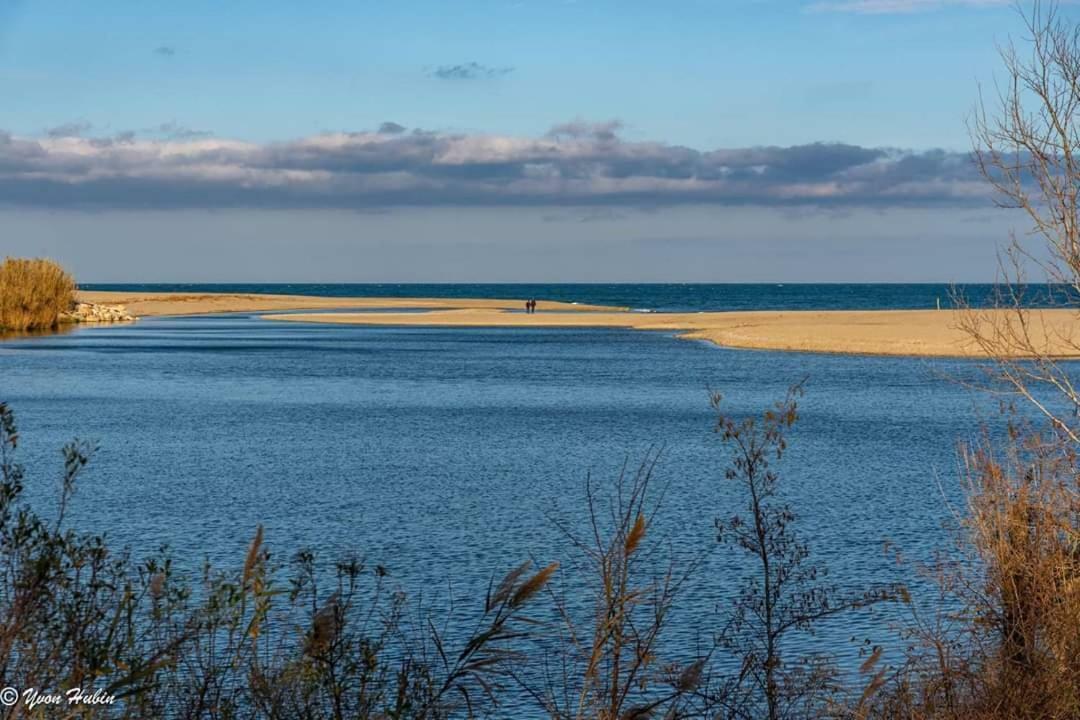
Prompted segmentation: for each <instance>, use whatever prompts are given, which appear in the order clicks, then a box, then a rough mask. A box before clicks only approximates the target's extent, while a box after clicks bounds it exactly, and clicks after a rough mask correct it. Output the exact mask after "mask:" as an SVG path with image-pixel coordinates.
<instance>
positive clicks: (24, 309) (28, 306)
mask: <svg viewBox="0 0 1080 720" xmlns="http://www.w3.org/2000/svg"><path fill="white" fill-rule="evenodd" d="M74 301H75V280H74V279H73V278H72V277H71V275H70V274H69V273H68V272H67V271H66V270H64V268H62V267H61V266H60V265H59V264H57V263H56V262H54V261H52V260H48V259H45V258H11V257H9V258H5V260H4V262H3V263H0V328H4V329H7V330H18V331H22V330H47V329H52V328H55V327H56V326H57V325H59V324H60V315H61V313H64V312H67V311H68V310H70V309H71V306H72V304H73V303H74Z"/></svg>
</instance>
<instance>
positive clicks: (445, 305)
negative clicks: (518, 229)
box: [77, 290, 623, 317]
mask: <svg viewBox="0 0 1080 720" xmlns="http://www.w3.org/2000/svg"><path fill="white" fill-rule="evenodd" d="M77 299H78V301H79V302H86V303H96V304H101V305H123V306H124V307H125V308H126V309H127V311H128V312H130V313H131V314H132V315H135V316H136V317H139V316H142V317H152V316H161V315H205V314H208V313H227V312H274V311H285V310H335V309H355V310H383V309H395V308H399V309H405V308H410V309H412V308H416V309H421V308H422V309H434V310H439V309H442V310H449V309H475V310H495V311H497V310H518V309H520V308H522V307H523V306H524V304H525V301H524V300H515V299H506V300H471V299H457V298H454V299H446V298H347V297H319V296H313V295H264V294H243V293H179V292H112V291H93V290H91V291H86V290H80V291H79V292H78V293H77ZM537 308H538V309H539V310H544V311H553V310H557V311H561V312H564V313H570V312H583V311H589V312H593V311H619V310H622V309H623V308H614V307H606V306H600V305H576V304H573V303H562V302H548V301H538V302H537Z"/></svg>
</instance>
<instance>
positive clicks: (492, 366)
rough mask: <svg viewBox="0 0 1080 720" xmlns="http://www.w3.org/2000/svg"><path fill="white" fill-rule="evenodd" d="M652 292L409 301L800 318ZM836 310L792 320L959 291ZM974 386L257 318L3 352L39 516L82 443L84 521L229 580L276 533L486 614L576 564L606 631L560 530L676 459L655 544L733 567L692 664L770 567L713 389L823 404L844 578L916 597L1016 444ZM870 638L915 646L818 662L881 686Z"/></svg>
mask: <svg viewBox="0 0 1080 720" xmlns="http://www.w3.org/2000/svg"><path fill="white" fill-rule="evenodd" d="M260 287H265V286H260ZM365 287H369V288H371V289H369V290H368V291H367V292H368V294H375V293H376V292H378V291H377V290H375V289H374V287H373V286H365ZM643 287H644V286H634V287H632V288H619V287H615V286H604V287H599V286H588V288H587V289H586V288H585V286H558V287H557V288H548V289H546V290H543V291H541V290H539V289H537V290H536V291H535V292H523V290H522V289H521V288H515V287H512V286H493V289H491V290H483V291H482V292H481V290H479V289H478V287H477V286H470V287H469V288H468V290H460V289H455V288H454V287H453V286H421V287H415V286H409V287H405V288H404V289H401V288H400V287H398V288H397V289H395V290H393V291H392V292H393V293H395V294H396V293H399V292H400V294H422V295H436V294H440V293H439V290H440V289H442V291H443V292H442V294H448V293H451V292H462V293H465V294H469V295H473V296H476V295H482V294H489V295H495V296H521V295H524V294H527V295H535V296H537V297H544V298H553V299H556V298H557V299H574V300H578V301H581V302H600V303H616V304H626V305H634V306H648V307H654V308H668V307H670V308H676V307H679V308H685V307H708V308H717V307H736V306H739V307H741V306H742V305H740V303H747V302H750V300H749V297H750V295H752V294H754V293H758V301H757V302H758V305H757V306H770V305H767V304H765V301H764V300H762V299H761V298H762V297H765V296H772V297H773V298H774V300H773V301H774V302H777V303H779V302H780V300H779V299H778V298H779V297H780V294H781V293H785V294H787V293H792V294H797V293H796V289H792V288H789V287H788V286H785V287H784V288H778V289H776V291H775V294H773V291H772V290H765V289H758V290H753V291H751V290H750V289H749V286H707V287H706V286H662V289H658V290H657V291H656V295H655V296H651V297H650V296H649V295H648V293H647V290H645V289H642V288H643ZM758 287H760V286H758ZM796 287H798V286H796ZM821 287H826V288H827V289H824V290H820V291H817V290H815V291H813V293H811V295H812V296H813V297H802V298H801V299H798V300H796V299H790V300H788V301H785V302H787V304H786V305H783V306H784V307H841V306H842V307H849V306H857V307H877V306H883V307H895V306H903V307H907V306H915V305H917V304H918V303H922V304H923V305H925V304H926V303H927V301H928V300H929V301H932V300H933V298H934V297H935V296H936V295H937V294H938V293H940V292H943V290H942V289H941V288H937V287H935V286H877V287H874V288H868V287H867V286H861V288H862V289H852V288H856V287H857V286H821ZM845 288H846V289H845ZM155 289H156V288H155ZM179 289H185V290H186V289H190V288H188V287H187V286H183V287H181V288H179ZM236 289H244V290H247V289H250V288H247V287H246V286H238V287H236ZM269 289H271V290H273V291H275V292H286V291H287V292H301V291H304V290H306V289H307V288H301V287H298V286H288V287H287V288H286V287H272V288H269ZM311 291H312V292H313V291H314V290H313V289H312V290H311ZM387 292H390V291H387ZM819 293H820V294H819ZM785 297H789V298H793V297H795V295H785ZM845 297H847V298H849V299H848V300H846V301H845V300H843V298H845ZM695 298H697V299H695ZM851 298H858V299H857V300H852V299H851ZM694 303H698V304H697V305H695V304H694ZM845 303H846V304H845ZM773 306H775V305H773ZM976 372H977V370H976V368H975V367H974V365H973V364H971V363H966V362H961V361H946V360H933V361H930V360H918V359H905V358H869V357H843V356H826V355H814V354H803V353H774V352H762V351H738V350H727V349H721V348H718V347H715V346H713V345H710V344H707V343H702V342H689V341H682V340H677V339H675V338H673V337H672V336H671V335H670V334H667V333H653V332H639V331H625V330H608V329H578V330H570V329H565V330H562V329H531V328H530V329H512V328H508V329H437V328H416V327H410V328H394V327H355V326H325V325H314V324H303V323H274V322H271V321H266V320H263V319H261V318H259V317H258V316H256V315H244V314H236V315H229V316H220V317H188V318H150V319H145V320H141V321H139V322H138V323H136V324H134V325H130V326H111V327H85V328H79V329H77V330H75V331H73V332H70V333H67V334H62V335H54V336H44V337H33V338H24V339H16V340H8V341H5V342H0V399H3V400H5V401H7V402H9V403H10V404H11V405H12V406H13V408H14V409H15V411H16V412H17V414H18V419H19V422H20V425H21V429H22V443H21V446H20V452H21V453H22V458H23V460H24V462H25V463H26V464H27V465H28V467H29V470H30V473H29V474H30V478H31V479H30V482H29V492H30V494H31V497H32V498H33V499H34V500H35V501H36V502H39V503H43V504H46V505H47V504H48V502H49V501H50V498H53V497H55V492H56V489H57V481H56V478H57V477H58V472H59V461H60V456H59V452H58V449H59V447H60V446H61V444H62V443H63V442H64V441H66V440H68V439H70V438H72V437H74V436H78V437H81V438H87V439H92V440H94V441H96V442H97V443H98V444H99V446H100V450H99V452H98V454H97V455H96V457H95V458H94V461H93V464H92V466H91V468H90V470H89V472H88V473H87V475H86V476H85V478H84V479H83V481H82V483H81V486H80V488H79V491H78V496H77V500H76V505H75V508H74V511H73V512H74V515H73V522H74V523H75V524H76V526H77V527H79V528H80V529H83V530H87V531H95V532H106V533H107V534H108V536H109V537H110V538H111V539H112V540H113V541H114V542H115V543H117V544H127V545H130V546H132V547H133V548H134V549H135V551H136V554H138V553H140V552H148V551H150V550H152V549H154V548H156V547H157V546H159V545H161V544H168V545H169V546H171V547H172V548H173V549H174V552H175V555H176V556H177V558H178V559H180V561H181V563H182V564H186V565H187V567H188V568H189V569H194V568H195V567H197V565H198V564H199V562H200V561H201V559H202V558H203V557H204V556H205V557H208V558H209V559H210V560H211V561H212V562H213V563H215V564H217V565H219V566H226V567H234V566H238V565H239V564H241V563H242V558H243V555H244V550H245V548H246V545H247V543H248V542H249V541H250V539H251V537H252V535H253V533H254V531H255V528H256V526H257V525H259V524H260V523H261V524H263V525H265V528H266V537H267V541H268V543H269V544H270V546H271V548H273V549H275V550H276V551H277V552H278V553H279V556H280V557H287V556H289V555H290V554H291V553H292V552H294V551H295V550H297V549H299V548H301V547H306V548H312V549H314V550H316V551H317V552H319V553H320V554H321V556H322V557H324V558H327V559H331V558H334V557H337V556H339V555H341V554H344V553H346V552H349V551H357V552H359V553H360V554H362V555H363V556H364V557H366V558H368V559H369V560H370V561H371V562H378V563H382V564H384V565H386V566H387V567H389V568H390V571H391V576H392V578H393V580H394V582H395V583H397V584H399V585H400V586H401V587H402V588H403V589H405V590H406V591H408V592H410V593H411V594H413V595H414V596H415V595H418V594H421V593H423V594H426V596H427V597H429V598H430V597H432V596H439V595H440V594H442V593H444V592H446V593H450V592H453V593H455V594H462V595H468V594H469V593H470V592H474V593H480V592H481V591H482V590H483V589H484V588H486V586H487V583H488V581H489V579H490V578H491V576H492V575H497V574H500V573H502V572H505V570H507V569H509V568H510V567H512V566H514V565H516V564H517V563H519V562H521V561H522V560H524V559H527V558H536V559H537V560H538V561H542V562H546V561H551V560H560V561H563V562H564V567H565V568H566V570H567V572H566V576H565V577H564V579H563V581H562V582H564V583H565V586H566V588H567V589H568V592H569V594H570V595H571V596H572V597H575V598H576V599H577V601H578V602H579V603H581V604H582V605H585V604H587V598H588V596H587V594H586V592H585V590H584V588H583V587H582V586H581V585H580V583H579V582H578V581H577V580H576V579H575V576H574V574H573V570H574V568H575V567H577V560H576V559H575V558H576V557H577V556H576V555H575V553H574V552H573V551H572V549H571V548H570V547H569V545H568V543H567V542H566V540H565V538H564V537H563V536H562V535H561V534H560V533H559V532H558V531H557V530H556V529H555V527H554V524H553V520H554V519H562V520H564V521H566V522H568V523H570V524H571V525H580V524H581V523H582V522H583V521H584V517H585V514H584V501H583V498H584V483H585V480H586V477H587V476H589V475H591V476H592V478H593V479H594V481H596V482H597V483H599V484H600V485H601V486H602V487H603V486H604V483H606V482H608V481H610V480H611V479H613V478H614V477H616V476H617V474H618V473H619V471H620V468H622V467H623V466H624V465H626V464H629V465H630V466H631V467H633V466H634V465H636V463H637V462H639V461H640V460H641V459H643V458H644V457H645V456H646V454H647V453H649V451H650V449H657V448H662V453H661V456H660V460H659V463H658V466H657V469H656V476H657V479H658V482H660V483H665V484H667V485H668V489H667V493H666V496H665V498H664V502H663V507H662V510H661V512H660V514H659V521H658V522H659V529H658V534H657V538H656V539H657V540H659V539H660V538H663V542H662V543H661V544H660V547H661V548H664V547H668V546H670V548H671V552H672V553H673V554H674V556H675V557H676V559H678V560H686V559H688V558H696V557H698V556H699V555H701V554H702V553H707V554H708V558H707V560H706V562H705V565H704V566H703V569H702V571H701V572H700V573H699V574H698V575H697V576H696V578H695V580H694V581H693V582H692V583H691V584H690V585H689V586H688V589H687V591H686V593H685V594H684V597H683V598H682V600H681V602H680V605H679V608H678V610H677V612H676V615H675V616H674V624H673V635H672V636H671V638H670V640H669V641H670V642H672V643H674V646H675V647H682V648H689V647H692V646H693V645H694V642H695V641H696V640H697V639H699V638H700V637H701V636H702V635H703V634H704V635H708V634H709V633H710V632H712V630H713V629H714V628H715V626H716V623H717V622H718V620H717V618H718V615H717V609H718V608H722V607H724V605H725V604H726V602H727V600H728V599H729V598H730V597H731V596H732V595H733V593H734V592H735V591H736V589H737V587H738V581H739V578H740V577H741V576H742V574H743V573H744V571H745V569H746V566H745V563H744V562H743V561H742V559H741V558H739V556H737V555H735V554H732V553H731V552H729V551H725V550H722V549H717V548H716V543H715V539H714V520H715V519H716V518H717V517H728V516H730V515H732V514H733V513H734V512H736V511H739V510H741V501H740V500H739V496H738V494H737V493H736V492H735V489H734V488H733V486H732V484H731V483H730V482H729V481H726V480H725V479H724V468H725V465H726V462H727V458H728V454H727V452H726V451H725V449H724V448H723V447H722V446H721V444H720V442H719V440H718V438H717V437H716V435H715V434H714V433H713V432H712V430H713V423H714V418H713V414H712V412H711V410H710V408H709V403H708V390H709V389H715V390H719V391H721V392H723V393H724V395H725V398H726V399H725V401H724V404H725V407H727V408H728V409H729V410H730V411H731V412H733V413H735V414H738V415H743V414H748V413H756V412H759V411H760V410H762V409H763V408H764V407H765V406H766V405H768V404H770V403H772V402H773V401H775V400H777V399H779V398H780V397H781V396H782V394H783V393H784V390H785V388H786V387H787V386H788V385H789V384H791V383H794V382H796V381H799V380H801V379H803V378H807V381H806V397H805V399H804V404H803V418H802V420H801V421H800V423H799V424H798V426H797V428H796V429H795V431H794V432H793V434H792V436H791V438H790V441H791V449H790V453H789V455H788V456H787V458H786V459H785V461H784V463H783V465H782V466H781V468H782V471H783V481H782V487H783V493H784V495H785V497H786V498H787V499H788V500H790V502H791V503H792V505H793V506H794V508H795V509H796V511H797V514H798V523H797V528H798V530H799V532H801V533H802V534H803V537H804V538H805V539H806V540H807V541H808V542H809V544H810V546H811V550H812V552H813V557H814V558H815V559H817V560H820V561H822V562H824V563H825V564H826V565H828V566H829V568H830V569H831V578H832V579H833V580H834V581H835V582H837V583H838V584H841V585H850V586H853V587H864V586H865V585H866V584H868V583H872V582H889V581H893V580H897V579H900V578H902V577H906V578H910V576H911V574H912V569H911V568H910V567H908V568H906V569H905V568H898V567H897V565H896V563H895V560H894V558H893V556H892V555H891V554H889V553H886V552H884V551H883V543H884V542H885V541H890V542H891V543H893V544H894V545H895V546H896V547H898V548H899V549H900V550H901V551H902V552H903V553H904V555H905V556H906V557H907V558H909V559H910V560H911V561H913V562H915V561H918V560H920V559H921V560H927V559H929V558H930V557H931V555H932V554H933V552H934V551H935V550H936V549H939V548H943V547H945V546H946V544H947V542H948V533H947V532H946V531H945V530H944V529H943V523H945V521H946V520H947V519H948V518H950V517H951V516H952V511H953V509H954V508H950V503H957V502H958V501H959V498H960V494H959V482H958V474H957V462H956V444H957V442H959V441H962V440H964V439H969V438H971V437H973V436H975V435H976V434H977V432H978V427H979V424H980V422H981V421H983V420H985V419H991V420H992V419H993V415H992V412H991V410H990V408H989V407H988V403H986V402H985V399H984V398H982V397H980V396H979V395H978V394H976V393H973V391H971V390H969V389H967V388H966V387H964V386H963V385H962V384H961V383H960V382H958V380H963V379H970V378H972V377H973V376H974V374H975V373H976ZM669 544H670V545H669ZM450 583H452V591H451V589H450V588H451V585H450ZM897 612H899V611H897ZM852 637H859V638H862V637H872V638H873V640H874V641H875V642H881V643H885V644H889V643H892V644H893V646H895V647H899V645H900V641H899V640H898V639H897V638H896V637H895V635H894V634H893V631H892V630H891V629H890V627H889V623H888V622H886V621H885V620H883V619H881V618H877V619H874V618H870V617H863V616H859V617H856V618H848V619H845V620H844V621H843V622H841V623H839V624H836V625H834V626H833V627H832V628H831V629H830V630H829V631H827V632H825V633H823V634H822V635H820V636H819V637H818V638H817V639H814V640H808V641H807V642H808V643H810V644H811V645H813V644H814V643H819V644H820V646H821V647H828V648H829V649H831V650H839V651H840V652H841V654H842V660H843V661H845V662H847V663H857V655H856V654H855V649H854V648H853V647H852V646H851V645H850V643H849V640H850V639H851V638H852ZM814 647H818V646H817V645H814Z"/></svg>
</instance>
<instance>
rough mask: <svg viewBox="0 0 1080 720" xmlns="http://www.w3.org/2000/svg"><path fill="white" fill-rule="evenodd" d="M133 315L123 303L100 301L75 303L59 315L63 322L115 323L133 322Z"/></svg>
mask: <svg viewBox="0 0 1080 720" xmlns="http://www.w3.org/2000/svg"><path fill="white" fill-rule="evenodd" d="M134 321H135V316H134V315H131V314H130V313H128V311H127V308H126V307H125V306H123V305H104V304H101V303H87V302H80V303H75V306H74V307H73V308H72V309H71V310H70V311H69V312H66V313H63V314H61V315H60V322H64V323H116V322H134Z"/></svg>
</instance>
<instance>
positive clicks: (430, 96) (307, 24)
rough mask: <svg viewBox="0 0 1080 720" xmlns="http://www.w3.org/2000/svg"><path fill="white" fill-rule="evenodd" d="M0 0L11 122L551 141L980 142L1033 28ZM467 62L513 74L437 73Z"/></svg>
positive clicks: (580, 8) (680, 6)
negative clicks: (973, 125) (620, 128)
mask: <svg viewBox="0 0 1080 720" xmlns="http://www.w3.org/2000/svg"><path fill="white" fill-rule="evenodd" d="M2 3H3V4H6V5H7V7H8V9H7V10H6V12H5V13H4V14H3V16H2V20H0V22H3V26H4V30H3V37H2V40H0V62H2V70H0V95H2V96H3V97H4V98H6V101H5V102H4V103H3V104H2V106H0V127H5V128H7V129H9V130H12V131H15V132H18V133H23V134H34V133H39V132H42V131H43V130H45V129H46V128H51V127H54V126H58V125H62V124H64V123H69V122H73V121H84V122H89V123H91V124H93V126H94V127H96V128H99V129H111V130H117V131H119V130H128V129H136V130H137V129H142V128H150V127H155V126H158V125H160V124H162V123H165V122H170V121H173V122H176V123H179V124H181V125H183V126H185V127H189V128H193V129H199V130H206V131H211V132H213V133H215V134H219V135H224V136H228V137H237V138H243V139H252V140H282V139H288V138H292V137H297V136H301V135H308V134H311V133H316V132H321V131H326V130H358V129H363V128H371V127H375V126H377V125H378V124H379V123H381V122H383V121H394V122H398V123H401V124H403V125H406V126H409V127H423V128H427V129H431V130H455V131H456V130H462V131H483V132H497V133H506V134H514V135H535V134H539V133H542V132H544V131H545V130H547V128H549V127H550V126H552V125H555V124H557V123H560V122H565V121H567V120H570V119H573V118H585V119H588V120H591V121H603V120H608V119H612V118H618V119H620V120H622V121H623V122H624V123H625V124H626V126H627V129H626V135H627V136H628V137H632V138H639V139H650V140H665V141H668V142H673V143H678V144H685V145H689V146H691V147H696V148H700V149H709V148H715V147H737V146H745V145H774V144H779V145H790V144H799V143H806V142H814V141H844V142H848V143H855V144H861V145H871V146H878V145H886V146H898V147H911V148H928V147H944V148H949V149H963V148H966V145H967V138H966V134H965V132H964V128H963V119H964V115H965V113H966V112H967V111H968V110H969V109H970V106H971V103H972V101H973V99H974V92H975V87H976V80H977V79H979V78H982V79H984V80H988V79H990V78H991V73H992V69H993V68H994V67H995V66H996V57H995V48H994V42H995V40H1003V39H1005V38H1006V37H1007V36H1008V33H1009V32H1010V31H1013V30H1015V29H1016V27H1017V23H1016V16H1015V13H1014V12H1013V11H1012V10H1011V9H1010V8H1009V6H1008V5H1005V4H996V3H991V4H988V5H982V4H966V3H928V4H926V5H925V7H922V6H923V4H922V3H914V4H913V6H914V7H915V8H917V10H916V11H911V12H891V13H858V12H850V11H848V12H843V11H831V12H830V11H823V10H821V9H816V8H818V7H819V6H818V5H815V4H814V3H812V2H799V1H798V0H670V1H668V2H655V0H629V1H625V0H624V1H618V0H579V1H577V2H565V1H563V0H479V1H476V0H473V1H466V2H442V1H440V2H430V1H418V0H404V1H398V2H390V1H388V0H381V1H376V2H371V1H368V2H363V1H361V2H314V3H310V4H309V3H294V2H274V1H273V0H261V1H260V2H249V1H247V0H234V1H233V2H228V3H221V2H205V1H203V0H187V1H186V2H183V3H160V2H146V1H143V2H116V1H115V0H113V1H108V0H103V1H102V2H97V3H86V2H81V1H73V2H50V1H49V0H40V1H36V2H13V1H12V0H2ZM920 7H921V9H918V8H920ZM158 49H161V52H155V50H158ZM468 63H477V64H479V65H481V66H483V67H484V68H490V69H493V70H496V71H503V70H509V72H499V73H494V74H493V75H492V76H490V77H479V78H474V79H471V80H470V79H461V78H458V79H439V77H438V76H436V75H434V74H433V73H432V69H437V68H439V67H443V66H455V65H466V64H468Z"/></svg>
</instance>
